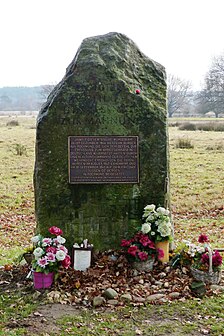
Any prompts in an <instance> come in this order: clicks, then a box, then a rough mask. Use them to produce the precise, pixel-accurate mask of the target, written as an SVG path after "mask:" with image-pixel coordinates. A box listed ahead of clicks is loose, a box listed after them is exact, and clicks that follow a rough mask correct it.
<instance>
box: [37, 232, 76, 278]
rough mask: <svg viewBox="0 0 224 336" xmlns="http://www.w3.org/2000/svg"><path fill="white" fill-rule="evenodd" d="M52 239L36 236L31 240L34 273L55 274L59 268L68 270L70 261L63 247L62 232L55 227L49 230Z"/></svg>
mask: <svg viewBox="0 0 224 336" xmlns="http://www.w3.org/2000/svg"><path fill="white" fill-rule="evenodd" d="M49 232H50V233H51V235H52V236H53V237H52V238H45V237H43V236H41V235H37V236H34V237H32V238H31V241H32V242H33V244H34V250H33V255H34V259H33V261H32V267H33V270H34V271H35V272H42V273H45V274H48V273H50V272H57V271H58V269H59V267H60V266H62V267H64V268H68V267H69V266H70V263H71V260H70V256H69V255H68V250H67V248H66V247H65V246H64V243H65V241H66V240H65V238H63V237H62V234H63V232H62V230H61V229H60V228H58V227H56V226H52V227H50V228H49Z"/></svg>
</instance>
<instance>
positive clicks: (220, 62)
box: [167, 53, 224, 117]
mask: <svg viewBox="0 0 224 336" xmlns="http://www.w3.org/2000/svg"><path fill="white" fill-rule="evenodd" d="M167 87H168V99H167V102H168V116H169V117H173V116H174V115H184V116H187V115H204V114H206V113H207V112H213V113H214V114H215V116H216V117H219V116H221V115H224V53H223V54H221V55H219V56H216V57H214V58H213V59H212V61H211V64H210V67H209V69H208V71H207V73H206V75H205V78H204V83H203V87H202V90H200V91H198V92H194V91H192V90H191V83H190V82H189V81H185V80H183V79H181V78H179V77H176V76H174V75H172V74H169V75H168V79H167Z"/></svg>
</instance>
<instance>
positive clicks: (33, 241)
mask: <svg viewBox="0 0 224 336" xmlns="http://www.w3.org/2000/svg"><path fill="white" fill-rule="evenodd" d="M39 241H40V235H37V236H34V237H32V238H31V242H32V243H34V244H37V243H38V242H39Z"/></svg>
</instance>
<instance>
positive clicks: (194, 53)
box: [0, 0, 224, 89]
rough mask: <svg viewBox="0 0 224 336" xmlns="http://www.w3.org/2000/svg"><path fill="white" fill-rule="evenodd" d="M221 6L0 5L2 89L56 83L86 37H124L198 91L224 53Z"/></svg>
mask: <svg viewBox="0 0 224 336" xmlns="http://www.w3.org/2000/svg"><path fill="white" fill-rule="evenodd" d="M223 13H224V0H80V1H79V0H0V31H1V40H0V41H1V42H0V43H1V49H0V87H3V86H35V85H44V84H55V83H57V82H59V81H60V80H61V79H62V77H63V76H64V74H65V70H66V67H67V66H68V65H69V63H70V62H71V61H72V59H73V57H74V56H75V53H76V51H77V49H78V47H79V45H80V44H81V42H82V40H83V39H84V38H86V37H90V36H95V35H101V34H106V33H108V32H112V31H114V32H115V31H116V32H120V33H124V34H126V35H127V36H128V37H129V38H131V39H132V40H133V41H134V42H135V43H136V44H137V45H138V46H139V48H140V49H141V50H142V51H143V52H144V53H145V54H146V55H147V56H149V57H150V58H152V59H154V60H155V61H157V62H159V63H161V64H162V65H164V66H165V67H166V70H167V72H168V73H172V74H174V75H177V76H179V77H181V78H182V79H185V80H190V81H191V82H192V84H193V87H194V88H196V89H197V88H199V87H200V83H202V81H203V76H204V75H205V73H206V71H207V70H208V67H209V65H210V62H211V58H212V57H213V56H216V55H220V54H221V53H223V52H224V38H223V33H224V19H223Z"/></svg>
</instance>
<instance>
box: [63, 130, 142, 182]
mask: <svg viewBox="0 0 224 336" xmlns="http://www.w3.org/2000/svg"><path fill="white" fill-rule="evenodd" d="M68 153H69V155H68V159H69V183H76V184H78V183H80V184H82V183H85V184H87V183H138V182H139V167H138V156H139V154H138V137H137V136H118V135H117V136H70V137H69V138H68Z"/></svg>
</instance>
